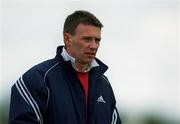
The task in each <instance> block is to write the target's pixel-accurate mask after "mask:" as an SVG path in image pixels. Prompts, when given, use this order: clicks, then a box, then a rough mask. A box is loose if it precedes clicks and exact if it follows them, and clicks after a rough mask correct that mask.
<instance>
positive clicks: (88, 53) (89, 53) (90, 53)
mask: <svg viewBox="0 0 180 124" xmlns="http://www.w3.org/2000/svg"><path fill="white" fill-rule="evenodd" d="M85 54H87V55H91V56H95V55H96V53H92V52H86V53H85Z"/></svg>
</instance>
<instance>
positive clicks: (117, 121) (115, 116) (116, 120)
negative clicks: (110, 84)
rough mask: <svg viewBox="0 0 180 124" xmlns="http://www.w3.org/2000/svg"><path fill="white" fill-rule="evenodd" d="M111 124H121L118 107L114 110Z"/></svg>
mask: <svg viewBox="0 0 180 124" xmlns="http://www.w3.org/2000/svg"><path fill="white" fill-rule="evenodd" d="M111 124H121V119H120V116H119V113H118V110H117V108H116V106H114V109H113V112H112V119H111Z"/></svg>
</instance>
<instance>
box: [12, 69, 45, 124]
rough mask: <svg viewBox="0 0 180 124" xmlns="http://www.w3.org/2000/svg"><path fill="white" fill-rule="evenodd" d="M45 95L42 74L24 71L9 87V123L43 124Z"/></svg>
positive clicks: (35, 71) (34, 71)
mask: <svg viewBox="0 0 180 124" xmlns="http://www.w3.org/2000/svg"><path fill="white" fill-rule="evenodd" d="M47 97H48V91H47V87H46V85H45V83H44V80H43V74H42V73H41V72H40V71H38V70H30V71H28V72H26V73H25V74H24V75H23V76H22V77H20V78H19V79H18V80H17V81H16V83H15V84H14V85H13V86H12V88H11V100H10V110H9V124H43V117H44V115H45V113H46V108H47Z"/></svg>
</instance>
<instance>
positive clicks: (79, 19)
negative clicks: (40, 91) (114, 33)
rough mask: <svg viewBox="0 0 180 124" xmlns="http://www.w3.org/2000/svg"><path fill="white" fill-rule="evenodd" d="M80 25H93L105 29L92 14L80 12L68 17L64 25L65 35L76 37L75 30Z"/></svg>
mask: <svg viewBox="0 0 180 124" xmlns="http://www.w3.org/2000/svg"><path fill="white" fill-rule="evenodd" d="M79 24H87V25H93V26H96V27H99V28H102V27H103V24H102V23H101V22H100V21H99V20H98V19H97V17H96V16H94V15H93V14H92V13H90V12H88V11H84V10H78V11H75V12H74V13H72V14H70V15H68V16H67V18H66V20H65V23H64V29H63V33H70V34H71V35H74V33H75V29H76V27H77V26H78V25H79Z"/></svg>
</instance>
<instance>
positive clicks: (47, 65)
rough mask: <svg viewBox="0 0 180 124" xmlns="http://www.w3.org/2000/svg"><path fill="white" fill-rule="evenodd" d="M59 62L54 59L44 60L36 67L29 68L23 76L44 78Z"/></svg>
mask: <svg viewBox="0 0 180 124" xmlns="http://www.w3.org/2000/svg"><path fill="white" fill-rule="evenodd" d="M59 63H60V62H59V61H57V60H56V59H54V58H53V59H49V60H45V61H43V62H41V63H39V64H37V65H34V66H33V67H31V68H30V69H29V70H28V71H27V72H25V73H24V75H35V74H36V75H39V76H44V75H45V74H46V73H47V72H48V71H50V70H51V69H53V68H54V67H55V66H57V65H58V64H59Z"/></svg>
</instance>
